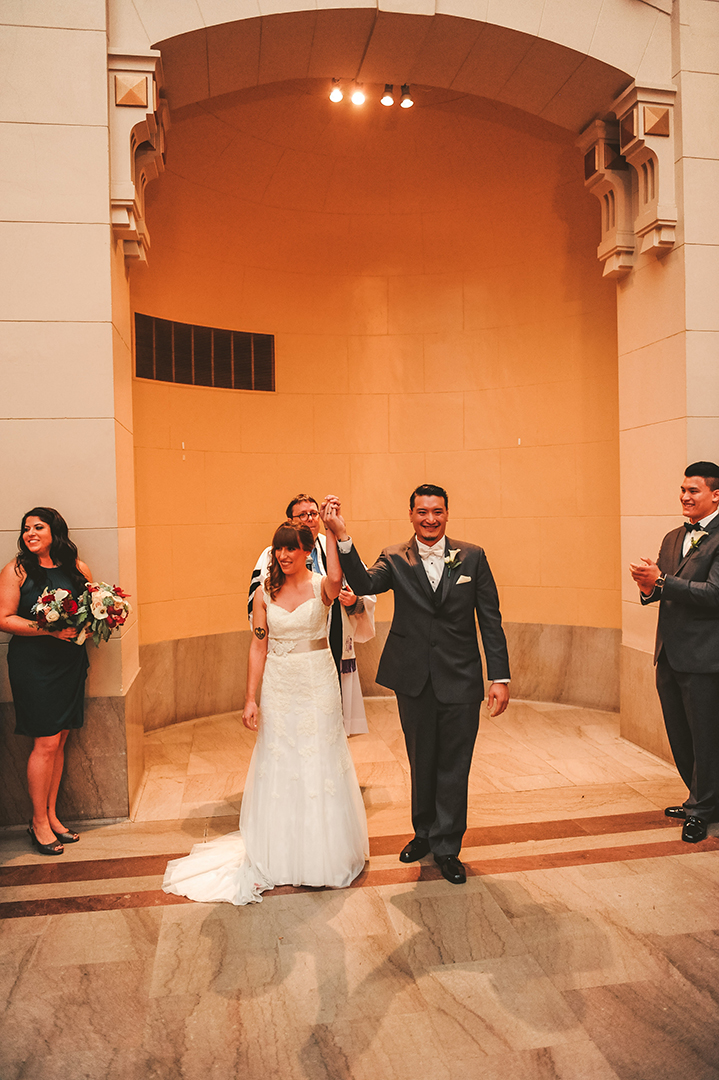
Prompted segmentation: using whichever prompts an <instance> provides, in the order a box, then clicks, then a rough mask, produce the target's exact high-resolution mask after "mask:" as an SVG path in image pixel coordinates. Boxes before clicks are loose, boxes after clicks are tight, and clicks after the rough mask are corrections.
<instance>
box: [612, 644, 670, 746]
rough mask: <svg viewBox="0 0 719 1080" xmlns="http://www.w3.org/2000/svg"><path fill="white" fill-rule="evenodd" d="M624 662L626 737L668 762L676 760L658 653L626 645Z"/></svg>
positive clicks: (622, 722) (623, 724) (623, 730)
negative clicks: (658, 678) (659, 683)
mask: <svg viewBox="0 0 719 1080" xmlns="http://www.w3.org/2000/svg"><path fill="white" fill-rule="evenodd" d="M621 665H622V703H621V710H620V716H619V724H620V730H621V735H622V738H623V739H628V740H629V742H633V743H636V744H637V746H641V747H642V748H643V749H644V750H648V751H649V752H650V753H651V754H656V756H657V757H660V758H664V760H665V761H673V758H672V752H671V750H670V748H669V740H668V739H667V733H666V729H665V727H664V717H663V716H662V709H661V705H660V704H659V696H658V695H657V688H656V684H655V681H654V656H653V655H652V653H647V652H640V650H639V649H630V648H629V647H628V646H627V645H623V646H622V649H621Z"/></svg>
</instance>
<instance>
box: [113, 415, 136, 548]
mask: <svg viewBox="0 0 719 1080" xmlns="http://www.w3.org/2000/svg"><path fill="white" fill-rule="evenodd" d="M115 477H116V490H117V523H118V525H119V526H120V527H121V528H134V526H135V461H134V452H133V444H132V432H131V431H128V430H127V428H126V427H124V425H123V424H120V423H118V421H117V420H116V421H115Z"/></svg>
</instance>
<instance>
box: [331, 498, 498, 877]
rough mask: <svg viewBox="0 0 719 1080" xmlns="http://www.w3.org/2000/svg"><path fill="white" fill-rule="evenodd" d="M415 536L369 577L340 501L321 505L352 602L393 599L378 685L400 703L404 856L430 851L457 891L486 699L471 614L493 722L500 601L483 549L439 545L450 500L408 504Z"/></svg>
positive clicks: (388, 553) (389, 552)
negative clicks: (406, 811) (408, 794)
mask: <svg viewBox="0 0 719 1080" xmlns="http://www.w3.org/2000/svg"><path fill="white" fill-rule="evenodd" d="M409 505H410V513H409V518H410V521H411V523H412V526H413V528H414V533H415V535H414V536H413V537H412V539H411V540H409V541H407V542H406V543H404V544H397V545H396V546H394V547H389V548H385V549H384V551H383V552H382V554H381V555H380V557H379V558H378V559H377V562H376V563H375V564H374V566H372V567H371V568H370V569H366V568H365V566H364V565H363V563H362V560H361V559H360V556H359V554H358V552H357V550H356V549H355V547H354V545H353V544H352V540H351V538H350V537H349V535H348V533H347V529H346V526H345V522H344V519H343V518H342V516H341V514H340V505H339V500H337V499H336V498H335V497H333V496H328V498H327V499H325V502H324V504H323V519H324V522H325V528H329V529H332V531H333V532H334V533H335V535H336V537H337V540H338V543H339V550H340V561H341V563H342V569H343V570H344V573H345V577H346V578H347V581H348V582H349V585H350V587H351V589H352V590H353V591H354V592H355V593H356V594H357V595H358V596H364V595H366V594H368V593H382V592H388V591H389V590H390V589H391V590H392V591H393V592H394V618H393V619H392V626H391V629H390V632H389V635H388V637H387V642H386V644H385V647H384V650H383V652H382V658H381V660H380V664H379V669H378V672H377V682H378V683H380V684H381V685H382V686H387V687H389V688H390V689H391V690H394V691H395V693H396V695H397V704H398V706H399V715H400V721H401V723H402V730H403V732H404V737H405V743H406V746H407V756H408V758H409V764H410V770H411V774H412V824H413V826H414V832H415V835H414V838H413V839H412V840H411V841H410V842H409V844H407V846H406V847H405V848H404V849H403V850H402V852H401V854H400V860H401V861H402V862H405V863H410V862H415V861H416V860H417V859H421V858H422V857H423V856H424V855H426V854H428V853H429V852H430V851H431V852H432V853H433V855H434V859H435V862H436V863H437V865H438V866H439V867H440V870H441V871H442V874H443V875H444V877H445V878H446V879H447V881H451V882H452V883H453V884H455V885H460V884H462V883H463V882H464V881H465V880H466V872H465V869H464V867H463V866H462V863H461V862H460V860H459V858H458V856H459V851H460V848H461V846H462V837H463V835H464V832H465V830H466V828H467V785H468V780H469V769H470V765H471V763H472V751H473V749H474V742H475V739H476V736H477V729H478V727H479V708H480V705H481V703H482V698H483V696H484V684H483V679H482V661H481V658H480V654H479V647H478V644H477V628H476V624H475V613H476V616H477V620H478V622H479V629H480V632H481V634H482V644H483V646H484V652H485V656H486V659H487V672H488V677H489V679H490V680H491V685H490V687H489V694H488V703H489V708H490V714H491V715H492V716H499V714H500V713H502V712H504V710H505V709H506V707H507V703H508V701H509V686H508V685H507V684H508V683H509V658H508V656H507V642H506V639H505V636H504V631H503V630H502V618H501V615H500V613H499V598H498V596H497V589H496V586H495V584H494V579H493V577H492V573H491V571H490V569H489V564H488V563H487V557H486V555H485V553H484V551H483V550H482V548H480V547H476V546H475V545H474V544H467V543H464V542H463V541H460V540H450V539H449V538H448V537H446V536H445V531H446V528H447V519H448V517H449V510H448V498H447V492H446V491H445V490H444V488H441V487H437V486H436V485H433V484H422V485H421V486H420V487H418V488H416V490H415V491H413V492H412V495H411V496H410V502H409Z"/></svg>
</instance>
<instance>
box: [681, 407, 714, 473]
mask: <svg viewBox="0 0 719 1080" xmlns="http://www.w3.org/2000/svg"><path fill="white" fill-rule="evenodd" d="M717 444H719V419H718V418H717V417H709V416H696V417H690V418H689V419H688V420H687V458H688V460H689V461H690V462H691V461H702V460H704V461H705V460H706V455H707V453H709V454H714V453H715V452H716V447H717ZM712 460H713V459H712Z"/></svg>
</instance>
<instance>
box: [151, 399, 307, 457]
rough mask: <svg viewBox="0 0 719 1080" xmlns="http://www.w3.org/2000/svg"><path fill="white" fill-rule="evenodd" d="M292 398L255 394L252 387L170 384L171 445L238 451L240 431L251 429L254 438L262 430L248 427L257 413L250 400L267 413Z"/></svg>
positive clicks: (261, 413)
mask: <svg viewBox="0 0 719 1080" xmlns="http://www.w3.org/2000/svg"><path fill="white" fill-rule="evenodd" d="M294 400H295V399H289V398H287V397H284V396H283V397H281V398H280V397H279V396H277V397H275V396H274V395H269V394H268V395H264V394H263V395H257V396H255V395H254V394H252V392H251V391H248V392H244V391H240V392H239V393H238V392H237V391H236V390H220V389H215V388H210V387H201V386H182V385H176V386H172V387H171V388H169V394H168V401H169V407H170V418H171V429H170V445H171V446H172V447H173V448H174V449H175V450H210V451H217V450H218V449H219V448H221V449H222V451H226V452H228V453H229V452H233V451H239V450H240V449H241V448H242V442H243V435H242V433H243V431H245V430H247V431H248V433H249V432H250V431H253V432H254V436H255V439H256V438H257V434H258V432H259V431H261V430H264V428H262V427H261V426H260V427H254V428H252V427H251V424H252V422H253V421H254V420H255V418H256V415H257V414H256V412H255V413H254V414H253V413H252V409H253V402H256V403H257V405H256V406H254V408H255V409H256V410H259V411H260V415H263V413H264V416H265V417H269V414H270V410H272V409H273V408H280V409H281V408H282V406H283V404H284V403H285V402H287V401H290V402H291V401H294ZM289 407H290V409H291V408H292V405H291V404H290V406H289Z"/></svg>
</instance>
